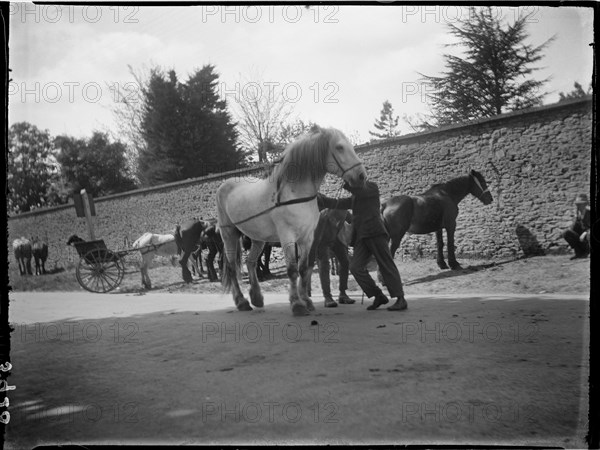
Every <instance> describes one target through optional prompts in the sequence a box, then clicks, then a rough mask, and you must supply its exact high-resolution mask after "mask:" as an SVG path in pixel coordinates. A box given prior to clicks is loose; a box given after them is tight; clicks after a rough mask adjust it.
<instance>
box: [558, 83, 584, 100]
mask: <svg viewBox="0 0 600 450" xmlns="http://www.w3.org/2000/svg"><path fill="white" fill-rule="evenodd" d="M573 87H574V88H575V89H573V90H572V91H571V92H568V93H566V94H565V93H564V92H560V93H559V94H558V96H559V97H560V98H559V100H558V102H559V103H560V102H564V101H566V100H570V99H572V98H581V97H585V96H586V95H589V94H590V93H591V92H592V85H591V83H590V86H589V88H588V90H587V92H586V91H584V90H583V86H581V84H579V83H578V82H577V81H576V82H575V83H573Z"/></svg>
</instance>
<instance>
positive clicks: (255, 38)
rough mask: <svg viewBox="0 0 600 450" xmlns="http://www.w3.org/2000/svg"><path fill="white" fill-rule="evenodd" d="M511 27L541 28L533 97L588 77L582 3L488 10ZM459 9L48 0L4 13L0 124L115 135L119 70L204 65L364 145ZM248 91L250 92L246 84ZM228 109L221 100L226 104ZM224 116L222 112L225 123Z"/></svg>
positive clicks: (436, 56) (534, 38)
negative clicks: (6, 70)
mask: <svg viewBox="0 0 600 450" xmlns="http://www.w3.org/2000/svg"><path fill="white" fill-rule="evenodd" d="M495 14H497V15H498V17H499V18H501V19H502V20H504V21H507V22H509V23H512V22H513V21H514V19H515V17H517V16H518V15H519V14H529V17H528V19H527V23H528V26H527V30H528V32H529V34H530V37H529V38H528V40H527V41H526V42H527V43H529V44H532V45H535V46H537V45H540V44H542V43H544V42H545V41H546V40H548V39H550V38H551V37H552V36H555V40H554V41H553V42H552V43H551V44H550V45H549V47H548V48H547V50H546V52H545V54H546V56H545V57H544V59H543V60H542V61H541V62H540V63H538V64H537V65H536V66H535V67H539V68H540V70H538V71H536V72H534V74H535V77H536V78H537V79H544V78H548V77H550V81H549V82H548V83H547V85H546V92H548V95H547V96H546V97H545V99H544V103H545V104H550V103H554V102H556V101H558V98H559V92H568V91H571V90H572V89H573V83H574V82H575V81H578V82H579V83H581V84H582V85H583V86H584V88H585V89H587V87H588V86H589V84H590V82H591V78H592V65H593V59H592V48H591V47H590V46H589V44H590V43H591V42H592V40H593V26H592V25H593V10H592V9H591V8H582V7H566V6H561V7H546V6H521V7H504V8H497V9H496V10H495ZM465 18H468V10H467V9H465V8H462V7H457V6H449V5H438V6H436V5H429V6H417V5H400V6H398V5H391V4H389V3H388V2H382V4H381V5H377V6H365V5H360V6H359V5H354V6H353V5H341V6H335V5H329V6H315V7H311V9H306V8H304V7H300V6H294V5H289V6H260V7H258V6H233V5H229V6H226V5H221V6H219V5H210V6H209V5H204V6H176V7H172V6H168V7H167V6H165V7H148V6H141V7H138V6H135V5H131V6H91V5H90V6H55V5H33V4H27V3H13V4H11V9H10V35H9V52H10V54H9V67H10V68H11V70H12V72H11V74H10V75H11V78H12V82H11V83H10V84H9V106H8V112H9V126H10V125H11V124H13V123H15V122H21V121H27V122H30V123H32V124H34V125H36V126H37V127H38V128H41V129H47V130H49V131H50V134H51V135H52V136H57V135H60V134H67V135H70V136H75V137H90V136H91V134H92V132H93V131H96V130H97V131H106V132H113V133H116V132H117V130H118V127H117V123H116V120H117V119H116V116H115V115H114V113H113V109H114V106H115V99H116V97H117V95H116V93H117V92H120V93H121V94H123V95H126V96H129V97H130V98H135V93H136V92H137V90H138V89H139V87H138V85H137V84H136V82H135V78H134V77H133V76H132V74H131V71H130V68H131V69H133V71H134V72H135V73H139V74H144V73H148V70H149V69H150V68H151V67H154V66H160V67H162V68H164V69H167V70H168V69H174V70H175V71H176V73H177V75H178V78H179V79H180V80H182V81H185V80H186V79H187V77H188V76H189V75H190V74H191V73H193V71H194V70H196V69H199V68H201V67H202V66H204V65H205V64H212V65H214V66H215V67H216V71H217V73H218V74H219V75H220V78H219V80H220V82H219V92H220V94H221V96H222V97H223V98H225V99H226V100H227V101H228V103H229V104H231V105H232V106H234V105H233V103H235V102H237V101H239V99H241V98H244V97H245V98H248V97H252V96H255V95H269V93H271V92H273V91H274V90H275V91H277V90H279V92H281V94H282V95H283V98H284V99H285V100H286V101H287V102H288V104H289V106H290V108H293V113H292V115H291V116H290V119H294V118H299V119H302V120H305V121H308V120H311V121H313V122H316V123H318V124H320V125H322V126H333V127H335V128H338V129H340V130H342V131H344V132H345V133H346V134H347V135H350V136H353V137H354V138H355V139H356V140H358V141H359V142H363V141H367V140H368V139H369V138H370V136H369V130H374V127H373V123H374V121H375V119H376V118H378V117H379V113H380V111H381V109H382V104H383V102H384V101H385V100H389V101H390V102H391V103H392V106H393V108H394V111H395V114H397V115H399V116H400V118H401V119H400V124H399V127H400V131H401V132H402V134H407V133H410V132H412V130H411V128H410V126H409V125H408V124H407V123H406V122H404V121H403V120H402V117H404V116H405V115H407V116H409V117H411V116H413V117H414V116H415V115H417V114H425V113H427V112H428V111H429V106H428V103H427V97H426V94H427V90H426V88H425V87H424V86H423V84H422V83H421V82H420V81H419V80H420V79H421V76H420V73H422V74H426V75H438V74H439V73H440V72H441V71H443V70H444V59H443V54H444V53H456V52H458V51H459V50H458V49H456V48H454V47H447V44H449V43H452V42H454V41H453V40H452V37H451V35H450V34H449V33H448V26H449V24H455V25H457V24H458V20H459V19H465ZM257 86H258V89H257ZM232 111H233V108H232ZM234 119H235V117H234Z"/></svg>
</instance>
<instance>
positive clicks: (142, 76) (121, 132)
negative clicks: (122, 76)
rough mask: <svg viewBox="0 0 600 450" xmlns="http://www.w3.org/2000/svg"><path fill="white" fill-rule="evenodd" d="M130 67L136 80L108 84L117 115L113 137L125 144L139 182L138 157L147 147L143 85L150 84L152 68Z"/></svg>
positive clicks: (128, 160) (133, 175) (134, 175)
mask: <svg viewBox="0 0 600 450" xmlns="http://www.w3.org/2000/svg"><path fill="white" fill-rule="evenodd" d="M128 67H129V72H130V73H131V75H132V77H133V79H134V80H135V81H130V82H127V83H124V84H123V85H120V84H111V85H108V88H109V89H110V90H111V91H113V98H114V99H115V102H114V103H113V107H112V111H113V114H114V115H115V119H116V120H115V124H116V130H117V131H116V133H114V134H113V135H112V137H113V139H115V140H119V141H121V142H122V143H123V144H124V145H125V148H126V153H125V158H126V159H127V166H128V168H129V171H130V173H131V175H132V177H133V178H134V179H136V181H138V182H139V180H137V174H138V159H139V155H140V154H141V153H143V152H144V151H145V150H146V149H147V146H146V141H145V139H144V136H143V135H142V125H141V123H142V118H143V103H144V95H143V91H142V87H143V86H146V85H147V84H148V80H147V78H146V76H147V74H148V73H150V70H148V69H146V68H143V69H140V70H138V71H137V72H136V71H135V70H134V69H133V68H132V67H131V66H128Z"/></svg>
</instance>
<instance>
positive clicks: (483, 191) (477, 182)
mask: <svg viewBox="0 0 600 450" xmlns="http://www.w3.org/2000/svg"><path fill="white" fill-rule="evenodd" d="M471 178H473V181H475V184H476V185H477V187H478V188H479V190H480V191H481V194H479V195H478V196H477V198H481V196H482V195H483V194H485V193H486V192H489V191H490V190H489V189H485V190H484V189H483V186H482V185H481V183H480V182H479V180H478V179H477V177H474V176H473V175H471Z"/></svg>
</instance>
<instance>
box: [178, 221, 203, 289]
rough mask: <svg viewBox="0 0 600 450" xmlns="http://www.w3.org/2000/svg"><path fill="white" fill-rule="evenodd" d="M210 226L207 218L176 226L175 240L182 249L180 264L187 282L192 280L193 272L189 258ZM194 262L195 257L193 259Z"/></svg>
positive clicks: (184, 279)
mask: <svg viewBox="0 0 600 450" xmlns="http://www.w3.org/2000/svg"><path fill="white" fill-rule="evenodd" d="M208 226H209V223H208V222H207V221H205V220H202V219H200V220H196V219H192V220H188V221H187V222H184V224H183V225H177V226H176V227H175V233H174V236H175V242H176V243H177V247H178V248H179V250H180V252H181V253H180V256H179V264H180V265H181V276H182V277H183V281H185V282H186V283H191V282H192V273H191V272H190V270H189V269H188V265H187V263H188V259H189V257H190V255H191V254H192V253H193V252H195V251H197V250H198V245H200V246H201V245H202V234H203V233H204V230H206V228H207V227H208ZM192 264H194V259H193V260H192Z"/></svg>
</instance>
